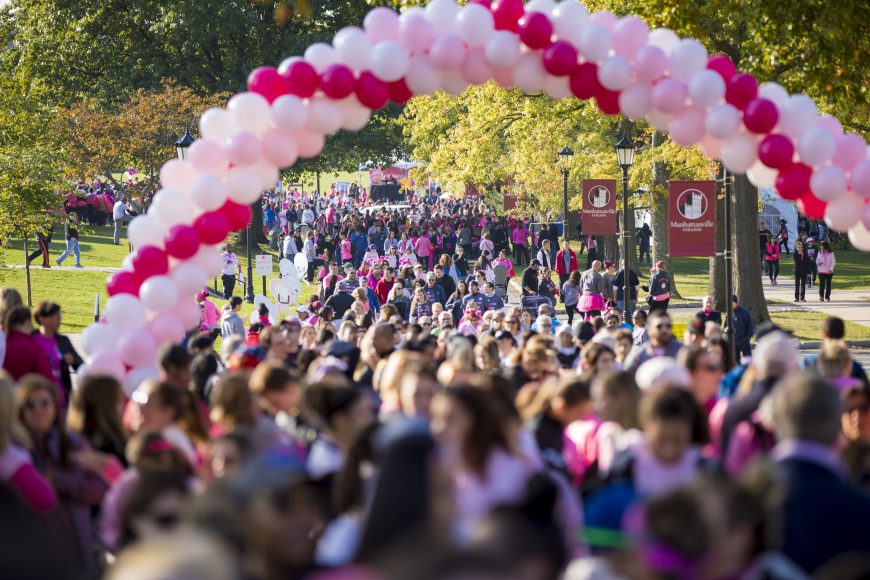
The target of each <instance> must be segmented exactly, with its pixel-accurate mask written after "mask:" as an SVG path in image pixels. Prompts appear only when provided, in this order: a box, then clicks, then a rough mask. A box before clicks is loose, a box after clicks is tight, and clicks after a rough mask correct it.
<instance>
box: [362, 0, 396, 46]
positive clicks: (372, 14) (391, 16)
mask: <svg viewBox="0 0 870 580" xmlns="http://www.w3.org/2000/svg"><path fill="white" fill-rule="evenodd" d="M363 28H364V29H365V31H366V36H368V37H369V39H370V40H371V41H372V44H376V43H378V42H383V41H385V40H396V41H398V40H399V15H398V14H396V12H395V11H394V10H391V9H389V8H384V7H383V6H379V7H378V8H374V9H372V10H370V11H369V13H368V14H366V16H365V19H363Z"/></svg>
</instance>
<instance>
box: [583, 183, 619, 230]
mask: <svg viewBox="0 0 870 580" xmlns="http://www.w3.org/2000/svg"><path fill="white" fill-rule="evenodd" d="M581 215H582V217H583V235H584V236H613V235H616V180H615V179H585V180H583V212H582V213H581Z"/></svg>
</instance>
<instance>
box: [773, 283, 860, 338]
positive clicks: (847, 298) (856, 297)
mask: <svg viewBox="0 0 870 580" xmlns="http://www.w3.org/2000/svg"><path fill="white" fill-rule="evenodd" d="M868 284H870V275H868ZM764 296H765V297H766V298H767V299H768V300H781V301H783V302H785V303H786V304H771V305H769V306H770V308H771V310H774V311H777V310H790V309H800V310H803V309H809V310H814V311H816V312H823V313H825V314H828V315H830V316H836V317H838V318H842V319H843V320H848V321H850V322H856V323H858V324H863V325H865V326H870V287H868V288H867V289H865V290H837V277H836V276H834V289H833V291H832V292H831V301H830V302H821V301H820V300H819V288H818V286H813V287H812V288H807V291H806V299H807V301H806V302H800V303H798V302H795V301H794V280H792V279H791V278H780V279H779V280H778V284H777V285H776V286H771V285H770V281H769V280H768V279H767V277H765V278H764Z"/></svg>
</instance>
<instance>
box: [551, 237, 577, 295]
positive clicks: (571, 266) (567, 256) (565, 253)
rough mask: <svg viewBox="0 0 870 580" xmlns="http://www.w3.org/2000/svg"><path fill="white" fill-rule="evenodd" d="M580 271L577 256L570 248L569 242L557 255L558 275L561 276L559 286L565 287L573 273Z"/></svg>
mask: <svg viewBox="0 0 870 580" xmlns="http://www.w3.org/2000/svg"><path fill="white" fill-rule="evenodd" d="M577 271H579V268H578V266H577V254H575V253H574V250H572V249H571V248H569V247H568V242H567V241H566V242H565V244H564V245H563V246H562V249H561V250H559V252H558V253H557V254H556V273H557V274H558V275H559V284H560V285H564V284H565V282H567V281H568V277H569V276H570V275H571V273H572V272H577Z"/></svg>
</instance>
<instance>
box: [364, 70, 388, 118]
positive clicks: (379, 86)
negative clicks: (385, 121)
mask: <svg viewBox="0 0 870 580" xmlns="http://www.w3.org/2000/svg"><path fill="white" fill-rule="evenodd" d="M356 98H357V99H359V102H360V103H362V104H363V105H364V106H366V107H368V108H369V109H372V110H377V109H380V108H382V107H383V106H384V105H386V104H387V101H388V100H389V99H390V87H389V86H388V85H387V83H385V82H384V81H382V80H381V79H379V78H377V77H376V76H375V75H373V74H372V73H370V72H368V71H365V72H362V73H360V75H359V79H357V81H356Z"/></svg>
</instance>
